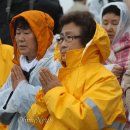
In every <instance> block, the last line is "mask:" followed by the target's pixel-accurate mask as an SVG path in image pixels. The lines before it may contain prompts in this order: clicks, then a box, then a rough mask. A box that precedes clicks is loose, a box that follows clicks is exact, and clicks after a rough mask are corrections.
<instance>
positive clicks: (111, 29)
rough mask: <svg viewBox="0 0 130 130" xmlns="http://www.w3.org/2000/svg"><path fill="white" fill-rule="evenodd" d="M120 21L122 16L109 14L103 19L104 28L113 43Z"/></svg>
mask: <svg viewBox="0 0 130 130" xmlns="http://www.w3.org/2000/svg"><path fill="white" fill-rule="evenodd" d="M119 21H120V16H118V15H116V14H114V13H107V14H105V15H104V16H103V17H102V26H103V28H104V29H105V30H106V31H107V33H108V36H109V38H110V41H111V43H112V41H113V39H114V37H115V35H116V31H117V26H118V24H119Z"/></svg>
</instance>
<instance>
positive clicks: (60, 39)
mask: <svg viewBox="0 0 130 130" xmlns="http://www.w3.org/2000/svg"><path fill="white" fill-rule="evenodd" d="M78 38H81V35H65V36H63V35H59V36H57V38H56V40H57V42H58V43H59V44H61V43H63V41H65V42H67V43H69V42H72V41H73V40H74V39H78Z"/></svg>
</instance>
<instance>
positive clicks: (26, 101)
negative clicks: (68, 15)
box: [0, 10, 59, 130]
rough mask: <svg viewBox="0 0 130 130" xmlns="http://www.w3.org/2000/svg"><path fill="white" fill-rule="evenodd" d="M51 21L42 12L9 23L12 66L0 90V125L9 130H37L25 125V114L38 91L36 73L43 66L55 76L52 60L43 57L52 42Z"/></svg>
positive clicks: (15, 18) (17, 17) (22, 15)
mask: <svg viewBox="0 0 130 130" xmlns="http://www.w3.org/2000/svg"><path fill="white" fill-rule="evenodd" d="M53 27H54V21H53V19H52V18H51V17H50V16H49V15H48V14H46V13H44V12H41V11H36V10H35V11H26V12H23V13H20V14H18V15H16V16H15V17H13V19H12V20H11V23H10V30H11V38H12V41H13V46H14V59H13V63H14V66H13V68H12V70H11V75H10V76H9V78H8V80H7V81H6V83H5V84H4V85H3V87H2V89H1V90H0V122H2V123H3V124H7V125H9V130H36V129H35V128H34V127H33V126H31V125H29V124H28V123H27V121H26V113H27V111H28V109H29V108H30V106H31V104H32V103H33V102H34V100H35V94H36V93H37V91H38V90H39V89H40V88H41V83H40V81H39V70H40V68H41V67H43V66H45V67H47V68H49V69H50V71H51V72H52V73H54V74H56V73H57V71H58V66H59V64H57V63H56V62H54V60H53V56H51V57H45V58H44V56H45V53H46V51H47V49H48V48H49V47H51V44H52V40H53Z"/></svg>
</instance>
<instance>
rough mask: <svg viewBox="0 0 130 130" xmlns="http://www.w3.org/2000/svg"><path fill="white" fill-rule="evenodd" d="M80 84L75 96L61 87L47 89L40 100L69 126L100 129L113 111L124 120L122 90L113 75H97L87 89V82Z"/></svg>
mask: <svg viewBox="0 0 130 130" xmlns="http://www.w3.org/2000/svg"><path fill="white" fill-rule="evenodd" d="M72 87H73V86H72ZM84 87H85V88H84V92H83V95H81V97H79V98H78V97H75V96H74V95H72V94H70V93H69V92H67V90H66V89H65V87H55V88H53V89H51V90H50V91H48V92H47V93H46V94H45V97H44V100H45V103H46V105H47V109H48V111H49V113H50V114H51V115H52V116H54V117H55V118H57V119H58V120H59V121H61V123H63V124H64V125H65V126H67V128H69V129H72V130H85V129H88V130H98V129H103V128H105V127H106V126H109V125H112V123H113V121H114V120H115V118H116V117H117V115H120V117H124V122H125V114H124V111H123V108H122V107H123V104H122V100H121V99H122V90H121V88H120V86H119V85H118V81H117V80H115V77H114V78H113V79H112V78H106V79H105V78H103V79H100V80H99V81H97V82H96V83H95V84H93V86H92V87H91V88H89V90H88V89H87V83H86V84H85V86H84ZM115 92H116V94H115ZM110 106H111V107H110ZM122 114H124V116H122ZM118 120H119V122H120V121H121V120H123V119H118ZM117 129H118V128H117Z"/></svg>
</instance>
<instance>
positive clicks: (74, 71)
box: [27, 24, 126, 130]
mask: <svg viewBox="0 0 130 130" xmlns="http://www.w3.org/2000/svg"><path fill="white" fill-rule="evenodd" d="M109 53H110V41H109V39H108V36H107V33H106V31H105V30H104V29H103V28H102V27H100V25H98V24H97V25H96V32H95V35H94V37H93V39H92V40H91V41H90V42H89V43H88V44H87V45H86V47H85V48H84V49H79V50H72V51H69V52H67V54H66V65H67V66H66V67H63V68H61V69H60V70H59V74H58V78H59V80H60V81H61V83H62V86H55V87H54V88H53V89H51V90H49V91H48V92H47V93H46V94H44V93H43V94H41V92H39V93H38V94H37V96H36V103H34V104H33V105H32V106H31V108H30V110H29V112H28V114H27V119H29V120H35V119H37V118H38V119H39V121H42V120H45V119H47V120H46V122H42V125H41V124H40V123H39V122H38V123H37V122H33V123H32V122H30V123H31V124H33V125H34V126H36V127H37V128H39V130H42V128H41V127H43V130H52V129H53V130H68V129H71V130H101V129H103V130H108V129H109V130H113V129H118V130H119V129H120V130H123V127H124V124H125V120H126V119H125V111H124V107H123V102H122V90H121V87H120V85H119V83H118V81H117V79H116V77H115V76H114V75H113V74H112V73H111V72H110V71H108V70H107V69H106V68H105V67H104V66H103V65H102V63H104V62H105V60H106V59H107V58H108V56H109ZM56 54H57V55H58V52H57V53H56ZM33 112H34V113H33ZM47 112H48V114H47ZM38 125H39V126H38ZM40 126H41V127H40Z"/></svg>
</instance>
